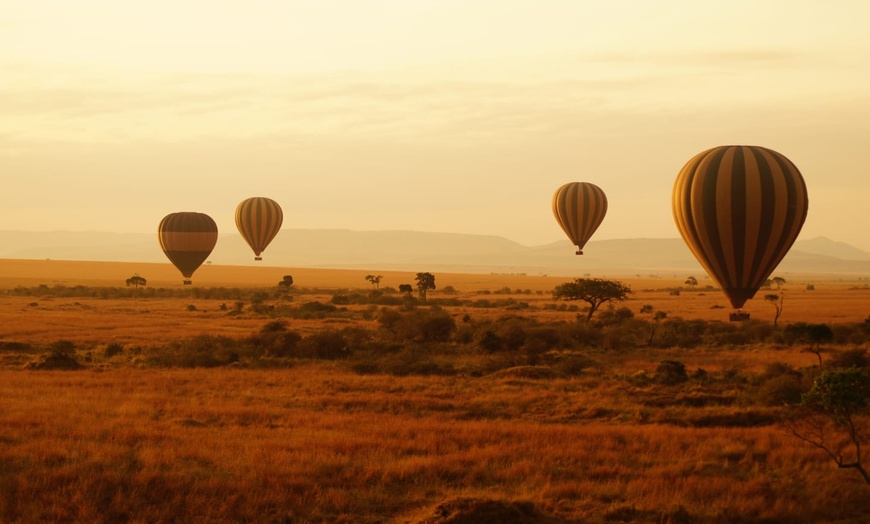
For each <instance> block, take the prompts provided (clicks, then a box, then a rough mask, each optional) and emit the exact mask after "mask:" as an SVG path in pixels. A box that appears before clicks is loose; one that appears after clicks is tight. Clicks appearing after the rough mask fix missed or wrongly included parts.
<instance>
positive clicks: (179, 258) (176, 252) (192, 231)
mask: <svg viewBox="0 0 870 524" xmlns="http://www.w3.org/2000/svg"><path fill="white" fill-rule="evenodd" d="M217 237H218V230H217V224H215V222H214V220H212V218H211V217H210V216H208V215H206V214H204V213H196V212H192V211H186V212H181V213H170V214H168V215H166V216H165V217H163V220H161V221H160V225H159V226H158V227H157V238H158V240H159V241H160V247H161V248H162V249H163V252H164V253H166V257H167V258H169V261H170V262H172V264H173V265H174V266H175V267H176V268H178V270H179V271H181V274H182V275H184V276H185V277H186V278H188V279H189V278H190V277H191V276H192V275H193V272H194V271H196V270H197V268H198V267H199V266H200V265H202V263H203V262H204V261H205V259H206V258H208V256H209V255H210V254H211V251H212V249H214V246H215V244H216V243H217ZM185 283H186V284H188V283H190V282H189V281H185Z"/></svg>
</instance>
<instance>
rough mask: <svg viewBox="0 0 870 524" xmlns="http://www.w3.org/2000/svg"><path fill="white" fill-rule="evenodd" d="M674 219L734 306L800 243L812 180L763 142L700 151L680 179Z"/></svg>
mask: <svg viewBox="0 0 870 524" xmlns="http://www.w3.org/2000/svg"><path fill="white" fill-rule="evenodd" d="M672 205H673V211H674V220H675V221H676V223H677V228H678V229H679V230H680V234H681V235H682V236H683V239H684V240H685V241H686V244H688V246H689V249H691V250H692V253H694V255H695V257H696V258H697V259H698V261H699V262H700V263H701V265H702V266H703V267H704V269H706V270H707V273H708V274H709V275H710V276H711V277H712V278H713V279H714V280H715V281H716V282H717V283H718V284H719V285H720V286H721V287H722V290H723V292H724V293H725V295H726V296H727V297H728V299H729V300H730V301H731V305H732V306H734V308H736V309H740V308H742V307H743V304H744V303H745V302H746V301H747V300H748V299H750V298H752V297H753V296H755V293H756V291H758V288H759V287H761V285H762V284H763V283H764V281H765V280H766V279H767V277H768V276H770V274H771V273H772V272H773V270H774V269H776V266H777V265H779V263H780V261H782V259H783V257H784V256H785V254H786V253H787V252H788V250H789V248H791V246H792V244H794V241H795V239H797V236H798V233H799V232H800V230H801V227H802V226H803V224H804V220H806V217H807V208H808V200H807V187H806V184H805V183H804V179H803V177H802V176H801V174H800V171H798V168H797V167H795V165H794V164H793V163H792V162H791V161H790V160H789V159H787V158H786V157H784V156H783V155H781V154H779V153H777V152H776V151H772V150H770V149H767V148H764V147H758V146H720V147H714V148H712V149H708V150H706V151H704V152H702V153H699V154H697V155H695V157H694V158H692V159H691V160H689V162H688V163H687V164H686V165H685V166H683V169H682V170H681V171H680V174H679V175H678V176H677V180H676V183H675V184H674V193H673V198H672Z"/></svg>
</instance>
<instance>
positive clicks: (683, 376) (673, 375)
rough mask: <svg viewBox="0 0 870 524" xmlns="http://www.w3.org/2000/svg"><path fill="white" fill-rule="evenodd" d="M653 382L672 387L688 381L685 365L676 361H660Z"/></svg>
mask: <svg viewBox="0 0 870 524" xmlns="http://www.w3.org/2000/svg"><path fill="white" fill-rule="evenodd" d="M653 380H654V381H655V382H657V383H659V384H663V385H666V386H673V385H676V384H682V383H683V382H686V381H687V380H689V375H688V374H687V373H686V365H685V364H683V363H682V362H678V361H676V360H662V361H661V363H659V365H658V367H656V372H655V375H653Z"/></svg>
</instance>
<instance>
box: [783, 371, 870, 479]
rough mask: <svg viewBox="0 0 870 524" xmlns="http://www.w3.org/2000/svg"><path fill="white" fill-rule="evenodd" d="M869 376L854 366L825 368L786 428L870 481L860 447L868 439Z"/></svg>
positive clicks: (841, 465)
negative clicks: (833, 368) (826, 369)
mask: <svg viewBox="0 0 870 524" xmlns="http://www.w3.org/2000/svg"><path fill="white" fill-rule="evenodd" d="M868 399H870V375H867V374H866V373H865V372H863V371H861V370H859V369H856V368H851V369H835V370H829V371H825V372H824V373H822V374H821V375H819V376H818V377H816V380H815V381H814V383H813V387H812V389H811V390H810V391H808V392H807V393H804V394H803V396H802V397H801V403H800V405H799V406H798V410H797V411H796V412H794V413H793V416H792V417H791V418H789V419H787V420H786V421H785V423H784V424H785V427H786V429H788V430H789V432H790V433H791V434H792V435H794V436H796V437H797V438H799V439H801V440H803V441H804V442H808V443H810V444H812V445H813V446H815V447H816V448H818V449H820V450H822V451H824V452H825V454H827V455H828V456H829V457H830V458H831V459H832V460H833V461H834V463H835V464H837V467H838V468H841V469H855V470H857V471H858V472H859V473H860V474H861V476H862V477H864V481H865V482H866V483H867V484H870V473H868V472H867V470H866V469H865V468H864V465H863V464H862V462H861V451H862V448H861V446H862V445H863V444H866V443H867V442H870V423H868V419H867V415H868V413H870V404H868Z"/></svg>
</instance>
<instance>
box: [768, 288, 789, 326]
mask: <svg viewBox="0 0 870 524" xmlns="http://www.w3.org/2000/svg"><path fill="white" fill-rule="evenodd" d="M764 300H765V301H766V302H770V303H771V305H773V307H774V308H775V309H776V313H775V314H774V315H773V327H776V324H777V322H778V321H779V316H780V315H782V303H783V302H784V301H785V295H784V294H781V295H777V294H776V293H770V294H767V295H764Z"/></svg>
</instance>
